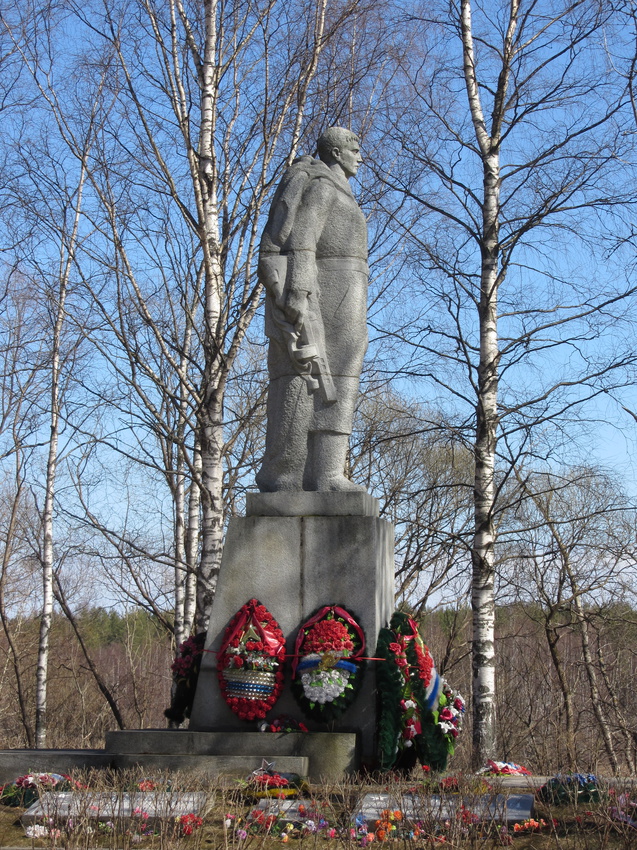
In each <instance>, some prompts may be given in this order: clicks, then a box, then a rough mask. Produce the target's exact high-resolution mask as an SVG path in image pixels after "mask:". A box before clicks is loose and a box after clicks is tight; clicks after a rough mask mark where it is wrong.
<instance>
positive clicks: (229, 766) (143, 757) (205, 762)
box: [113, 736, 310, 779]
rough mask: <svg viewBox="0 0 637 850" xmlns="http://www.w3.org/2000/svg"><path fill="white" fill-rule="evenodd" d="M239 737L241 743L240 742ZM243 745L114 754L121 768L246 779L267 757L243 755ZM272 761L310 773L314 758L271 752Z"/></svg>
mask: <svg viewBox="0 0 637 850" xmlns="http://www.w3.org/2000/svg"><path fill="white" fill-rule="evenodd" d="M235 737H237V744H239V743H240V741H239V740H238V738H239V736H235ZM240 753H241V747H240V746H238V747H237V754H236V755H224V756H220V755H197V756H193V755H183V754H181V753H177V754H175V753H171V754H170V755H165V754H163V753H116V754H114V755H113V767H114V768H116V769H117V770H126V769H128V768H135V767H143V768H144V769H145V770H146V771H148V772H150V773H152V772H153V771H159V772H164V771H166V770H171V771H173V770H183V771H188V772H194V773H198V774H201V775H204V776H208V777H211V778H214V777H221V778H222V777H232V778H234V779H245V777H246V776H249V775H250V774H251V773H253V772H254V771H255V770H259V769H260V768H261V765H262V763H263V758H261V757H257V756H255V755H253V754H251V753H246V754H245V755H241V754H240ZM266 760H267V761H268V762H275V766H276V769H277V770H280V771H283V772H284V773H298V774H299V775H300V776H307V775H308V773H309V770H310V766H309V765H310V761H309V759H308V758H307V757H306V756H276V755H273V754H269V755H268V756H267V757H266Z"/></svg>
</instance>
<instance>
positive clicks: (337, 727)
mask: <svg viewBox="0 0 637 850" xmlns="http://www.w3.org/2000/svg"><path fill="white" fill-rule="evenodd" d="M299 497H301V498H299ZM328 510H329V511H330V514H328V515H326V512H327V511H328ZM337 510H338V511H339V513H337V512H336V511H337ZM301 511H302V512H303V513H301ZM247 514H248V515H247V516H246V517H243V518H233V519H232V520H230V524H229V526H228V532H227V535H226V542H225V547H224V552H223V559H222V564H221V571H220V573H219V581H218V585H217V592H216V595H215V601H214V605H213V609H212V616H211V621H210V626H209V629H208V637H207V640H206V650H207V651H206V652H204V659H203V662H202V665H201V672H200V674H199V681H198V684H197V693H196V696H195V703H194V707H193V711H192V715H191V720H190V727H189V729H190V731H193V730H196V731H206V732H210V731H214V732H228V733H231V732H237V733H240V732H249V731H253V730H254V724H250V723H247V722H246V721H244V720H241V719H240V718H239V717H237V716H236V715H235V714H234V713H233V712H232V711H231V710H230V708H229V707H228V706H227V705H226V703H225V701H224V699H223V696H222V693H221V690H220V688H219V684H218V681H217V652H218V650H219V647H220V645H221V642H222V639H223V635H224V632H225V629H226V627H227V626H228V624H229V622H230V620H231V619H232V617H233V616H234V615H235V614H236V612H237V611H238V610H239V608H240V607H241V606H242V605H244V604H245V603H246V602H247V601H248V600H249V599H250V598H251V597H256V598H258V599H259V601H260V602H261V603H262V604H263V605H265V606H266V608H267V609H268V610H269V611H270V613H271V614H273V616H274V617H275V618H276V619H277V621H278V623H279V625H280V627H281V629H282V631H283V633H284V635H285V637H286V655H287V656H288V659H291V657H292V655H293V653H294V641H295V638H296V635H297V632H298V629H299V628H300V626H301V625H302V624H303V623H305V622H306V620H307V619H308V618H309V617H310V616H312V614H314V613H315V611H316V610H317V609H318V608H320V607H322V606H324V605H332V604H336V605H342V606H346V607H347V608H348V610H349V611H351V612H352V614H354V616H355V617H356V619H357V621H358V623H359V624H360V625H361V627H362V628H363V631H364V633H365V638H366V642H367V648H366V650H365V656H367V657H373V655H374V649H375V646H376V638H377V636H378V631H379V630H380V629H381V628H382V627H383V626H384V625H386V623H387V622H388V620H389V618H390V617H391V614H392V611H393V605H394V595H393V579H394V563H393V551H394V531H393V526H392V525H391V523H388V522H386V521H385V520H382V519H380V518H379V517H378V502H377V500H376V499H374V498H372V497H371V496H369V495H368V494H366V493H363V492H348V493H342V492H341V493H309V492H304V493H290V494H287V493H272V494H253V495H249V496H248V503H247ZM286 666H287V670H286V680H285V687H284V691H283V694H282V696H281V698H280V699H279V700H278V702H277V703H276V705H275V706H274V708H273V709H272V711H271V715H270V716H272V717H276V716H278V715H281V714H289V715H291V716H293V717H296V718H299V719H304V718H303V715H302V713H301V711H300V709H299V707H298V706H297V704H296V702H295V701H294V699H293V697H292V695H291V693H290V688H289V685H290V678H291V673H290V667H291V665H290V663H289V662H288V664H287V665H286ZM305 722H306V725H307V726H308V728H309V729H310V733H306V734H309V735H311V733H312V732H326V731H328V730H327V728H326V726H325V724H321V723H318V722H314V721H311V720H305ZM329 731H331V732H340V733H345V732H350V733H356V734H357V735H358V737H359V748H358V750H357V752H358V754H359V755H360V759H361V760H362V762H363V763H365V764H371V763H373V762H374V758H375V749H376V745H375V731H376V677H375V668H374V662H373V661H370V662H368V663H367V666H366V671H365V674H364V678H363V682H362V686H361V690H360V692H359V693H358V695H357V697H356V699H355V700H354V702H353V703H352V705H351V706H350V707H349V708H348V709H347V710H346V711H345V712H344V714H343V715H342V717H341V718H340V720H339V721H336V722H335V723H333V724H330V729H329ZM268 734H269V733H264V736H266V737H267V736H268ZM273 737H274V736H273ZM299 738H300V739H302V738H303V735H301V736H299ZM308 745H309V741H308ZM237 746H238V747H241V743H240V738H239V736H237ZM300 746H301V747H302V740H301V742H300ZM300 754H302V753H300ZM357 760H358V758H357V759H356V761H357ZM349 761H350V765H349V766H350V768H355V767H358V766H359V765H358V764H351V758H350V759H349Z"/></svg>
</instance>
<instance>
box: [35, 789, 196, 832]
mask: <svg viewBox="0 0 637 850" xmlns="http://www.w3.org/2000/svg"><path fill="white" fill-rule="evenodd" d="M211 805H212V795H210V794H206V793H205V792H203V791H140V792H130V793H123V794H121V793H112V792H108V791H60V792H57V793H56V792H54V791H50V792H47V793H46V794H43V795H42V798H41V799H40V800H39V801H38V802H37V803H34V804H33V805H32V806H31V807H30V808H29V809H27V810H26V812H24V814H23V815H22V817H21V818H20V820H21V822H22V824H23V825H24V826H27V825H31V824H35V823H41V822H42V821H46V820H48V819H49V818H54V819H55V820H56V821H65V820H68V818H75V819H91V820H95V821H116V820H124V819H125V820H139V818H140V816H141V815H142V813H143V814H145V815H148V818H144V820H147V821H148V824H149V825H152V824H153V822H155V821H158V820H174V819H175V818H177V817H182V816H183V815H188V814H195V815H197V816H198V817H203V816H204V814H205V813H206V812H207V811H208V809H209V808H210V806H211Z"/></svg>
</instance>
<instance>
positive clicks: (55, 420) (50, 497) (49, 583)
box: [35, 161, 86, 748]
mask: <svg viewBox="0 0 637 850" xmlns="http://www.w3.org/2000/svg"><path fill="white" fill-rule="evenodd" d="M85 176H86V174H85V161H84V162H83V163H82V171H81V175H80V182H79V186H78V193H77V202H76V206H75V211H74V221H73V228H72V232H71V233H70V234H69V236H68V242H67V244H66V245H65V242H66V239H65V235H66V234H64V233H62V235H61V246H60V255H61V256H60V272H59V283H58V290H57V296H56V301H57V303H56V305H55V323H54V325H53V336H52V341H51V371H50V374H51V395H50V409H49V428H50V431H49V445H48V454H47V462H46V480H45V490H44V506H43V511H42V557H41V565H42V613H41V616H40V634H39V641H38V661H37V669H36V688H35V745H36V747H37V748H43V747H45V746H46V732H47V679H48V667H49V637H50V633H51V621H52V618H53V560H54V552H53V509H54V503H55V477H56V471H57V461H58V440H59V430H60V376H61V345H62V330H63V327H64V320H65V317H66V295H67V290H68V281H69V274H70V271H71V265H72V263H73V255H74V251H75V245H76V240H77V232H78V228H79V223H80V208H81V205H82V191H83V188H84V180H85Z"/></svg>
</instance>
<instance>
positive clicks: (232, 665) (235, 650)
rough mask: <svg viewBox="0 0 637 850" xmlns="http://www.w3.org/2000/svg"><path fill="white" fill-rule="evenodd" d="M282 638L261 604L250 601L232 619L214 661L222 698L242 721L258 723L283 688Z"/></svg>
mask: <svg viewBox="0 0 637 850" xmlns="http://www.w3.org/2000/svg"><path fill="white" fill-rule="evenodd" d="M284 658H285V638H284V637H283V632H282V631H281V629H280V628H279V624H278V623H277V621H276V620H275V619H274V617H273V616H272V614H270V612H269V611H268V609H267V608H266V607H265V605H261V603H260V602H259V601H258V600H257V599H251V600H250V601H249V602H247V603H246V604H245V605H243V606H242V607H241V608H240V609H239V611H237V613H236V614H235V616H234V617H233V618H232V620H231V622H230V625H229V626H228V628H227V629H226V631H225V633H224V636H223V641H222V642H221V648H220V650H219V655H218V660H217V676H218V679H219V687H220V688H221V692H222V694H223V698H224V699H225V701H226V703H227V704H228V706H229V707H230V709H231V710H232V711H233V712H234V713H235V714H236V715H237V716H238V717H240V718H241V719H242V720H260V719H262V718H264V717H265V715H266V714H267V713H268V711H270V709H271V708H272V706H273V705H274V703H275V702H276V701H277V699H278V698H279V696H280V694H281V690H282V689H283V675H284V674H283V660H284Z"/></svg>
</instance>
